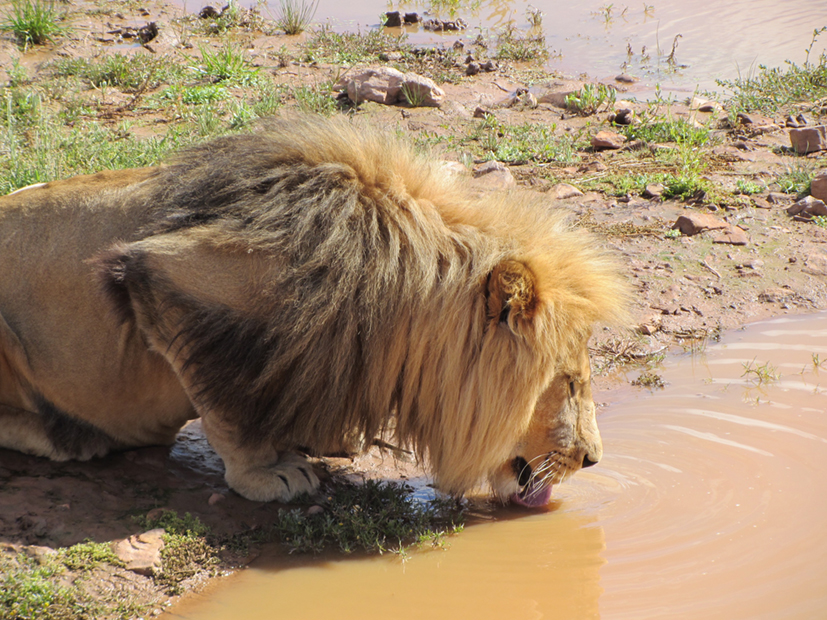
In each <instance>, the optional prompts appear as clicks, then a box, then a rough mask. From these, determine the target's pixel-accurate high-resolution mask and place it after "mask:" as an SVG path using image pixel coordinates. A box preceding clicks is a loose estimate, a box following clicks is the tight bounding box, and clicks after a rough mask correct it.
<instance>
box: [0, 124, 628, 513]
mask: <svg viewBox="0 0 827 620" xmlns="http://www.w3.org/2000/svg"><path fill="white" fill-rule="evenodd" d="M625 303H626V287H625V284H624V281H623V279H622V278H621V277H620V276H619V275H618V270H617V268H616V266H615V265H614V264H613V262H612V261H611V260H610V259H609V258H608V257H607V255H606V254H605V253H604V252H603V251H601V250H600V249H599V244H598V243H596V242H595V240H594V239H593V238H592V237H590V236H589V235H588V234H587V233H585V231H582V230H577V229H573V228H571V227H570V226H569V225H568V224H567V223H566V221H565V218H564V217H563V215H561V214H560V213H557V212H554V211H551V210H549V209H548V207H547V206H546V205H545V204H543V202H542V201H541V200H539V199H537V198H529V197H527V196H525V195H522V194H518V193H514V194H503V195H497V196H493V197H490V198H485V199H473V198H471V194H470V193H469V192H468V190H467V188H466V187H465V186H464V185H463V183H462V182H461V181H458V180H456V179H455V178H452V177H451V176H450V175H449V174H448V173H447V172H445V171H444V170H443V169H442V168H441V166H439V164H438V163H436V162H434V161H431V160H429V159H427V158H424V157H422V156H419V155H417V154H415V153H414V152H413V151H412V150H411V149H410V148H408V147H407V146H405V145H403V144H401V143H399V142H398V141H396V140H393V139H389V138H387V137H384V136H383V135H382V134H380V133H379V132H376V131H370V130H367V129H366V128H364V127H355V126H354V125H352V124H351V123H350V122H348V121H346V120H344V119H336V120H332V121H328V120H321V119H317V118H309V117H298V118H287V119H282V120H276V121H273V122H272V123H270V124H269V125H268V126H266V127H264V128H263V129H262V130H261V131H259V132H257V133H254V134H251V135H247V136H235V137H229V138H224V139H220V140H217V141H215V142H212V143H209V144H206V145H202V146H200V147H196V148H195V149H193V150H191V151H188V152H185V153H183V154H181V155H180V156H179V157H177V158H176V159H174V160H173V161H171V162H170V163H169V164H167V165H165V166H161V167H157V168H147V169H140V170H131V171H130V170H126V171H119V172H107V173H101V174H99V175H92V176H88V177H77V178H75V179H70V180H67V181H58V182H54V183H49V184H46V185H45V186H42V187H32V188H30V189H27V190H26V191H24V192H19V193H16V194H13V195H10V196H7V197H4V198H0V445H4V446H7V447H12V448H18V449H22V450H26V451H30V452H34V453H37V454H43V455H44V456H49V457H52V458H88V457H89V456H92V455H94V454H99V453H101V452H102V451H104V452H105V451H106V450H107V449H110V448H120V447H126V446H136V445H146V444H149V443H157V442H168V441H170V440H171V439H172V437H173V436H174V433H175V431H176V430H177V429H178V428H179V427H180V425H181V424H183V422H184V421H186V420H187V419H189V418H191V417H193V416H194V415H200V416H201V417H202V418H203V420H204V427H205V429H206V432H207V434H208V437H209V439H210V441H211V443H212V444H213V446H214V447H215V449H216V451H217V452H218V453H219V455H220V456H221V457H222V458H223V459H224V462H225V465H226V467H227V480H228V482H229V483H230V485H231V486H232V487H233V488H235V489H236V490H237V491H239V492H240V493H242V494H243V495H245V496H247V497H250V498H253V499H259V500H271V499H280V500H287V499H290V498H291V497H293V496H294V495H295V494H296V493H298V492H302V491H311V490H313V489H314V488H315V487H316V486H317V485H318V479H317V478H316V477H315V475H314V474H313V472H312V470H311V469H310V468H309V467H308V466H307V465H306V464H304V463H303V461H301V460H298V459H297V458H296V457H295V456H293V455H291V451H292V450H295V449H296V448H299V447H302V448H305V449H309V450H311V451H313V452H319V453H323V452H327V451H332V450H340V449H352V448H354V447H359V446H360V445H362V444H363V442H364V441H369V440H370V439H371V438H373V437H374V436H376V435H377V434H378V433H380V432H382V431H385V430H393V432H395V434H396V438H397V440H398V441H399V442H400V443H402V444H405V445H408V446H411V447H412V448H413V449H414V450H416V451H417V453H418V454H419V455H420V456H421V457H423V458H426V459H427V460H428V461H429V462H430V463H431V465H432V467H433V470H434V473H435V476H436V478H437V480H438V482H439V484H440V486H441V487H442V488H444V489H445V490H447V491H449V492H452V493H462V492H464V491H466V490H468V489H469V488H471V487H473V486H475V485H477V484H478V483H479V482H480V481H482V480H483V479H485V478H489V479H490V480H491V482H492V484H493V486H494V490H495V492H496V493H497V494H498V495H500V496H503V497H507V496H508V495H511V494H512V493H517V492H519V491H520V489H521V488H522V489H523V491H525V489H526V485H525V484H523V485H521V484H519V477H520V473H521V472H520V471H518V469H519V468H517V467H515V464H519V463H521V462H522V461H520V460H519V459H524V461H525V462H527V463H529V466H530V467H532V468H533V469H534V471H533V473H532V480H531V482H530V484H529V486H530V487H531V489H532V491H536V490H537V489H538V488H541V487H542V486H543V485H547V484H549V483H552V482H556V481H558V480H559V479H561V477H564V476H565V475H567V472H571V471H574V470H576V469H577V468H579V467H580V466H581V464H582V463H583V461H584V457H586V456H588V457H589V459H590V460H592V461H596V460H597V459H599V453H600V451H601V448H600V443H599V442H600V440H599V435H598V434H597V429H596V425H595V423H594V407H593V404H592V403H591V399H590V395H589V392H588V383H589V377H588V357H587V354H586V351H587V350H586V342H587V340H588V338H589V334H590V330H591V327H592V325H593V324H594V323H595V322H598V321H613V320H617V319H619V318H620V317H622V316H623V312H624V307H625ZM112 308H114V312H113V311H112V310H111V309H112ZM561 385H562V386H564V387H565V389H564V390H561V387H560V386H561ZM570 386H576V388H577V389H576V390H574V388H572V389H571V390H570ZM575 392H576V393H575ZM21 412H24V413H25V412H28V415H27V417H26V419H27V420H28V421H29V422H28V423H29V427H30V428H29V435H30V439H29V440H27V441H24V440H22V439H21V438H20V437H21V430H20V428H21V422H20V420H21V416H22V415H23V414H22V413H21ZM12 424H14V432H11V431H9V430H7V429H11V428H12ZM4 429H6V430H4ZM44 438H45V439H48V441H46V442H45V443H46V444H48V445H49V446H50V448H49V449H43V448H42V446H43V445H44ZM90 443H92V444H94V445H93V446H92V447H91V448H90V445H89V444H90ZM552 455H556V456H553V458H552ZM555 459H556V461H561V462H562V461H565V467H564V466H563V465H559V466H555V467H554V468H553V469H554V470H555V474H554V475H553V476H544V477H542V479H541V478H540V477H539V474H538V472H540V471H545V470H547V469H549V468H550V467H551V465H548V464H549V463H551V461H552V460H555ZM556 461H555V462H556ZM532 463H533V465H531V464H532ZM539 463H545V464H546V465H544V466H543V467H538V464H539ZM525 476H526V474H525V473H524V472H523V477H524V478H525ZM523 482H525V480H524V481H523Z"/></svg>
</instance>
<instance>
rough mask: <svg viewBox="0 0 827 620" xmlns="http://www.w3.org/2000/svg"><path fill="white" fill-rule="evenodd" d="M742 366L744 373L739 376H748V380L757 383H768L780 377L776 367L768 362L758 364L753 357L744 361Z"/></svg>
mask: <svg viewBox="0 0 827 620" xmlns="http://www.w3.org/2000/svg"><path fill="white" fill-rule="evenodd" d="M742 366H743V368H744V373H743V374H742V375H741V376H742V377H748V379H749V380H751V381H753V382H754V383H756V384H757V385H764V384H770V383H773V382H775V381H778V380H779V379H780V378H781V375H780V374H779V372H778V369H777V368H776V367H775V366H773V365H772V364H770V363H769V362H766V363H764V364H763V365H762V366H759V365H758V364H756V363H755V360H754V359H753V360H752V361H749V362H744V363H743V364H742Z"/></svg>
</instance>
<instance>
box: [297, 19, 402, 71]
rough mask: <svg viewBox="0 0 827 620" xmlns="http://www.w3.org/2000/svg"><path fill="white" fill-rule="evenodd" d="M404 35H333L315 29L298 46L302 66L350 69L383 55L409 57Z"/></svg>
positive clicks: (325, 27)
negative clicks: (319, 64)
mask: <svg viewBox="0 0 827 620" xmlns="http://www.w3.org/2000/svg"><path fill="white" fill-rule="evenodd" d="M405 41H406V37H405V35H403V36H401V37H395V36H391V35H388V34H385V33H383V32H382V31H381V30H369V31H368V32H366V33H364V34H362V33H353V32H343V33H339V32H334V31H333V29H332V28H330V26H328V25H321V26H319V27H317V28H314V30H313V32H312V34H311V36H310V38H309V39H308V40H307V41H305V42H304V43H303V44H302V45H301V49H302V55H301V60H302V61H303V62H320V63H321V62H324V63H332V64H342V65H353V64H356V63H359V62H370V61H375V60H377V59H378V57H379V54H381V53H383V52H401V53H402V54H403V55H406V54H409V53H410V46H409V45H407V43H406V42H405Z"/></svg>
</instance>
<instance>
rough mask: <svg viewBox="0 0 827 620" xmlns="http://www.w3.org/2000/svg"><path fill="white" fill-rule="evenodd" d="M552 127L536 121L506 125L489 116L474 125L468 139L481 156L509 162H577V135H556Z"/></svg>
mask: <svg viewBox="0 0 827 620" xmlns="http://www.w3.org/2000/svg"><path fill="white" fill-rule="evenodd" d="M555 129H556V127H555V126H554V125H550V126H549V125H546V124H538V123H524V124H522V125H506V124H504V123H500V122H498V121H497V120H496V119H494V118H493V117H490V118H487V119H485V120H483V121H481V122H480V123H479V124H478V125H477V126H476V128H475V130H474V131H473V132H472V133H471V135H470V140H472V141H475V142H477V143H478V144H479V147H480V148H481V149H482V152H483V156H484V157H486V158H489V159H492V158H493V159H495V160H497V161H502V162H508V163H512V164H519V163H525V162H529V161H531V162H536V163H546V162H566V163H569V162H573V161H577V154H576V149H575V146H574V141H575V139H576V138H575V137H573V136H571V135H569V134H563V135H559V136H558V135H555V134H554V130H555Z"/></svg>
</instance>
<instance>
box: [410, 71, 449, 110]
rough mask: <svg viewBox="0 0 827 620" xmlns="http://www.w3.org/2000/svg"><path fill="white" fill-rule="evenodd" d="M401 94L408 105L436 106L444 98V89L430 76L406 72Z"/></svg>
mask: <svg viewBox="0 0 827 620" xmlns="http://www.w3.org/2000/svg"><path fill="white" fill-rule="evenodd" d="M401 95H402V98H403V99H408V103H409V104H410V105H416V106H426V107H430V108H438V107H439V104H441V103H442V101H443V100H444V99H445V91H444V90H442V89H441V88H440V87H439V86H437V85H436V82H434V81H433V80H432V79H431V78H427V77H425V76H423V75H418V74H416V73H406V74H405V81H404V82H403V83H402V89H401Z"/></svg>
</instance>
